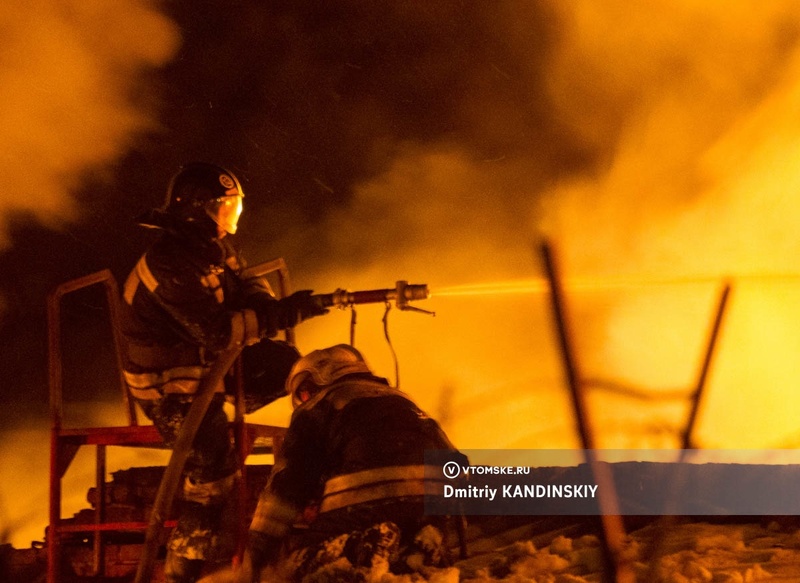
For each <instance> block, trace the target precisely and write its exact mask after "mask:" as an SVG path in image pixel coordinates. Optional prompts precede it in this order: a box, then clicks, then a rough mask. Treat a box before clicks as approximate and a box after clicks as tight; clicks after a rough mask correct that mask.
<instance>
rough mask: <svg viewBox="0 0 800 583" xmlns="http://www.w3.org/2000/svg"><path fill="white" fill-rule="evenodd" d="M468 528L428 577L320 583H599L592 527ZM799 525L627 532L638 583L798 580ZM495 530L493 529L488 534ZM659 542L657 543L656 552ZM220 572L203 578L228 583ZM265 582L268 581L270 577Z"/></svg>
mask: <svg viewBox="0 0 800 583" xmlns="http://www.w3.org/2000/svg"><path fill="white" fill-rule="evenodd" d="M498 526H499V525H494V526H491V527H490V528H488V529H486V530H482V528H481V527H478V526H475V525H472V526H471V527H470V543H469V558H467V559H465V560H461V561H458V562H457V563H456V564H455V565H454V566H453V567H452V568H449V569H442V570H431V571H430V572H428V573H426V575H425V576H424V577H423V576H408V575H404V576H395V575H392V574H390V573H387V572H386V571H385V569H382V568H380V567H378V568H375V569H373V571H372V572H362V573H357V572H355V570H354V569H352V568H351V567H349V565H347V564H344V565H339V568H338V569H337V570H336V572H335V573H330V572H329V573H328V574H327V576H325V577H322V578H319V579H318V580H316V581H315V583H322V582H323V581H324V582H325V583H334V582H349V581H353V582H355V581H363V582H365V583H421V582H423V581H425V582H429V583H496V582H503V583H531V582H532V583H594V582H600V581H602V573H603V567H602V565H603V553H602V547H601V544H600V539H599V538H598V536H596V535H595V534H591V532H590V531H589V527H588V526H587V525H585V524H584V525H581V524H573V525H566V526H562V527H559V528H554V529H550V530H548V531H547V532H542V524H541V521H539V522H538V523H537V522H534V523H530V524H523V525H520V526H516V527H513V528H509V529H506V530H501V531H497V528H498ZM799 526H800V521H798V520H795V519H793V520H791V521H788V520H783V521H781V520H767V519H765V520H762V521H760V522H752V523H742V522H739V523H732V522H729V523H710V522H702V521H692V522H682V523H674V524H672V525H668V526H664V525H663V524H659V523H651V524H647V525H644V526H641V527H640V528H638V529H636V530H632V529H630V528H629V530H632V532H631V533H630V535H629V545H628V551H629V557H630V559H631V561H632V567H633V570H634V571H635V572H636V580H637V582H641V583H706V582H711V583H749V582H754V581H770V582H777V581H793V582H800V530H799V529H798V527H799ZM489 531H494V532H489ZM655 537H658V538H659V539H660V543H659V545H658V546H657V550H654V545H653V543H654V541H655V540H656V538H655ZM229 580H230V579H227V578H226V577H225V576H223V575H222V574H219V576H217V577H209V578H207V579H206V580H204V583H206V581H207V582H208V583H211V581H216V582H222V581H229ZM265 580H266V579H265Z"/></svg>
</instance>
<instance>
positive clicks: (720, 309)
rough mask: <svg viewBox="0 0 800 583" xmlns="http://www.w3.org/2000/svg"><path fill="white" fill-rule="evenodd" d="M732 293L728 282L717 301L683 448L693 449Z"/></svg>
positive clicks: (693, 396)
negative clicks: (701, 406) (701, 408)
mask: <svg viewBox="0 0 800 583" xmlns="http://www.w3.org/2000/svg"><path fill="white" fill-rule="evenodd" d="M730 295H731V284H730V283H726V284H725V286H724V287H723V288H722V292H721V293H720V296H719V301H718V302H717V312H716V314H715V316H714V321H713V323H712V325H711V332H710V333H709V336H708V344H707V345H706V352H705V356H704V358H703V364H702V365H701V367H700V374H699V376H698V378H697V385H696V386H695V390H694V392H693V393H692V406H691V409H690V410H689V418H688V420H687V421H686V427H685V429H684V430H683V439H682V446H681V449H682V450H687V449H692V448H693V446H694V444H693V439H692V434H693V433H694V429H695V426H696V425H697V417H698V414H699V412H700V405H701V399H702V397H703V394H704V393H705V388H706V384H707V381H708V373H709V371H710V370H711V362H712V361H713V359H714V354H715V353H716V348H717V343H718V340H719V333H720V330H721V329H722V321H723V319H724V317H725V311H726V309H727V307H728V298H729V297H730Z"/></svg>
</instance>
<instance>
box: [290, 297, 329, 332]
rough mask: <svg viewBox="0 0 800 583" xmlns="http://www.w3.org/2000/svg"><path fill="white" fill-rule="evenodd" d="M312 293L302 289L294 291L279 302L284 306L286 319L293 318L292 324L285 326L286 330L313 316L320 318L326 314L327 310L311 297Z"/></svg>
mask: <svg viewBox="0 0 800 583" xmlns="http://www.w3.org/2000/svg"><path fill="white" fill-rule="evenodd" d="M313 293H314V292H313V291H311V290H310V289H304V290H301V291H296V292H294V293H293V294H292V295H290V296H289V297H287V298H283V299H282V300H279V302H280V303H281V304H285V305H286V310H287V312H288V314H287V316H288V318H289V319H291V318H292V317H294V322H293V323H292V324H290V325H289V326H287V328H291V327H292V326H296V325H297V324H299V323H300V322H302V321H304V320H308V319H309V318H313V317H314V316H322V315H324V314H327V313H328V309H327V308H324V307H323V306H322V304H321V303H320V301H319V300H318V299H317V298H315V297H313V296H312V294H313Z"/></svg>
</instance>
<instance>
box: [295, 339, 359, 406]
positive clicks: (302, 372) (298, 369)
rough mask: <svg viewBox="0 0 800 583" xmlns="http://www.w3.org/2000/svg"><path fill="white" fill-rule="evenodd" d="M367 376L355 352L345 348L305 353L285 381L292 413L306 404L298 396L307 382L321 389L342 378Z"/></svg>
mask: <svg viewBox="0 0 800 583" xmlns="http://www.w3.org/2000/svg"><path fill="white" fill-rule="evenodd" d="M371 372H372V371H370V369H369V367H368V366H367V363H366V362H365V361H364V357H363V356H362V355H361V353H360V352H359V351H358V350H356V349H355V348H353V347H352V346H350V345H348V344H337V345H335V346H331V347H330V348H323V349H320V350H314V351H312V352H309V353H308V354H306V355H305V356H303V357H302V358H300V360H298V361H297V362H296V363H294V366H293V367H292V370H291V371H290V372H289V376H288V378H287V379H286V393H287V394H288V395H289V396H290V397H291V398H292V407H294V408H295V409H296V408H297V407H299V406H300V405H301V404H302V403H303V402H305V401H306V400H307V397H306V398H303V397H302V396H301V394H300V393H301V391H300V387H301V386H305V387H307V386H308V383H307V381H309V382H311V383H312V384H314V385H316V387H324V386H327V385H330V384H332V383H333V382H334V381H337V380H338V379H340V378H342V377H343V376H345V375H349V374H353V373H371Z"/></svg>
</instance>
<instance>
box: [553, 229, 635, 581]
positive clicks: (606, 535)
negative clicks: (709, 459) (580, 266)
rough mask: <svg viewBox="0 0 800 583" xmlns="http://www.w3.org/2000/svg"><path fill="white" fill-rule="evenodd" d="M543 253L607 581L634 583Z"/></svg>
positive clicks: (556, 280)
mask: <svg viewBox="0 0 800 583" xmlns="http://www.w3.org/2000/svg"><path fill="white" fill-rule="evenodd" d="M541 254H542V259H543V260H544V266H545V271H546V273H547V280H548V282H549V284H550V298H551V301H552V307H553V315H554V317H555V323H556V328H557V332H558V341H559V348H560V349H561V356H562V359H563V361H564V371H565V373H566V376H567V384H568V386H569V391H570V396H571V397H572V406H573V411H574V413H575V419H576V422H577V429H578V433H579V435H580V439H581V444H582V446H583V449H584V450H585V452H586V462H587V463H588V464H589V467H590V469H591V472H592V475H593V476H594V480H595V483H596V484H597V486H598V488H597V498H598V504H599V506H600V520H601V525H602V528H603V550H604V553H605V557H606V563H607V565H608V568H609V570H610V571H611V572H610V573H609V575H610V576H609V577H608V578H607V579H608V580H609V581H614V582H616V583H634V581H635V579H636V577H635V573H634V571H633V568H632V565H631V564H630V563H629V562H628V561H627V560H626V559H625V558H624V546H625V538H626V536H627V534H626V532H625V526H624V524H623V522H622V517H621V516H620V513H619V501H618V499H617V492H616V488H615V486H614V477H613V475H612V474H611V470H610V468H609V466H608V465H607V464H604V463H600V462H599V461H598V460H597V456H596V454H595V443H594V431H593V428H592V425H591V420H590V418H589V408H588V406H587V404H586V399H585V395H584V392H583V387H582V385H581V380H580V373H579V369H578V364H577V360H576V358H575V355H574V352H573V348H572V339H571V336H570V331H569V325H568V318H567V315H566V308H565V302H564V293H563V289H562V286H561V279H560V277H559V273H558V269H557V266H556V262H555V260H554V258H553V252H552V250H551V248H550V245H549V244H548V243H547V241H545V242H543V243H542V245H541Z"/></svg>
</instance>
